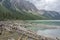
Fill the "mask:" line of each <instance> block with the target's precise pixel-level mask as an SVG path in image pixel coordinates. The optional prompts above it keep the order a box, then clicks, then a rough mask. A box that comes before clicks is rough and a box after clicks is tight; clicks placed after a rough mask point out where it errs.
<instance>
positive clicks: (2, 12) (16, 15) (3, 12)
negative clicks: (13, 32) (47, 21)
mask: <svg viewBox="0 0 60 40" xmlns="http://www.w3.org/2000/svg"><path fill="white" fill-rule="evenodd" d="M21 12H22V13H21ZM21 12H18V11H11V10H9V9H7V8H5V7H4V6H3V5H0V20H31V19H33V20H34V19H44V17H39V16H36V15H33V14H32V13H27V12H24V11H22V10H21Z"/></svg>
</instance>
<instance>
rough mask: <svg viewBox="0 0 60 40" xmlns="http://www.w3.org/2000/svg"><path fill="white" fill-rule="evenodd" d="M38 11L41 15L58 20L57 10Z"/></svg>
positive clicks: (59, 16)
mask: <svg viewBox="0 0 60 40" xmlns="http://www.w3.org/2000/svg"><path fill="white" fill-rule="evenodd" d="M40 13H42V15H43V16H45V17H47V18H49V19H53V20H60V13H59V12H56V11H46V10H40Z"/></svg>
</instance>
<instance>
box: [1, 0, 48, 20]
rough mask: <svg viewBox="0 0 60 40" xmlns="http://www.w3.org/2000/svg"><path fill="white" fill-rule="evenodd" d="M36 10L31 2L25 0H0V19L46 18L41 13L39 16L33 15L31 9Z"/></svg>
mask: <svg viewBox="0 0 60 40" xmlns="http://www.w3.org/2000/svg"><path fill="white" fill-rule="evenodd" d="M20 1H21V2H20ZM24 10H25V11H24ZM27 10H28V11H27ZM36 10H37V8H36V7H35V6H34V5H33V4H32V3H30V2H28V1H25V0H23V1H22V0H1V1H0V20H37V19H39V20H42V19H47V18H46V17H44V16H41V15H39V16H38V15H34V13H33V12H32V11H36ZM29 11H31V12H29ZM36 14H37V13H36Z"/></svg>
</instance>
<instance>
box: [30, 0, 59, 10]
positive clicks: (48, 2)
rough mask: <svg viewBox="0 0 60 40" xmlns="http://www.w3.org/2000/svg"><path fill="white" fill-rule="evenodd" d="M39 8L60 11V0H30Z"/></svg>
mask: <svg viewBox="0 0 60 40" xmlns="http://www.w3.org/2000/svg"><path fill="white" fill-rule="evenodd" d="M30 2H32V3H33V4H35V5H36V7H37V8H38V9H44V10H51V11H60V0H33V1H32V0H30Z"/></svg>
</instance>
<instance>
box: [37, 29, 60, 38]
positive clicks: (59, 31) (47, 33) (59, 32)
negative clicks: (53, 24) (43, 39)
mask: <svg viewBox="0 0 60 40" xmlns="http://www.w3.org/2000/svg"><path fill="white" fill-rule="evenodd" d="M37 34H39V35H45V36H53V37H60V29H46V30H43V31H42V30H38V31H37Z"/></svg>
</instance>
